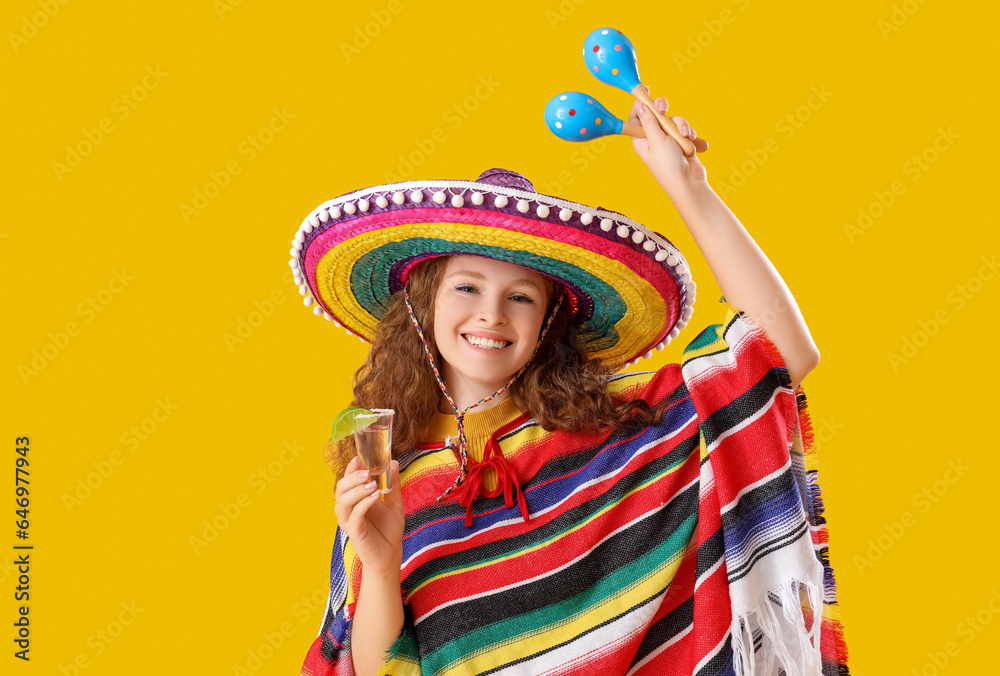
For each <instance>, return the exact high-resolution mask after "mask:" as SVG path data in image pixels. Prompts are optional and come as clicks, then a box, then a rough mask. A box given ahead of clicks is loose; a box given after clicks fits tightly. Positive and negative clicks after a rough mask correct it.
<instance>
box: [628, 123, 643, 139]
mask: <svg viewBox="0 0 1000 676" xmlns="http://www.w3.org/2000/svg"><path fill="white" fill-rule="evenodd" d="M622 134H623V135H624V136H634V137H635V138H646V130H645V129H643V128H642V127H641V126H640V125H638V124H632V123H631V122H622Z"/></svg>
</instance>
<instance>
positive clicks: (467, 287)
mask: <svg viewBox="0 0 1000 676" xmlns="http://www.w3.org/2000/svg"><path fill="white" fill-rule="evenodd" d="M475 290H476V287H474V286H472V285H471V284H459V285H458V286H456V287H455V291H461V292H462V293H474V292H475Z"/></svg>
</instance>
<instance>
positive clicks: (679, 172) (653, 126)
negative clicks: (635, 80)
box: [628, 87, 708, 195]
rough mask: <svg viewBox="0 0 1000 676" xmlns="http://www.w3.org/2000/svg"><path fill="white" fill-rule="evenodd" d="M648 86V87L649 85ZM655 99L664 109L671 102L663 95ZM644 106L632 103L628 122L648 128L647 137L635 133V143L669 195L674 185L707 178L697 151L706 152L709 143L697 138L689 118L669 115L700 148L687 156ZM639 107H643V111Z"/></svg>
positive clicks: (637, 152) (646, 129)
mask: <svg viewBox="0 0 1000 676" xmlns="http://www.w3.org/2000/svg"><path fill="white" fill-rule="evenodd" d="M646 89H647V91H648V89H649V88H648V87H647V88H646ZM653 103H654V105H655V106H656V109H657V110H658V111H660V112H661V113H666V112H667V108H668V103H667V100H666V99H665V98H663V97H662V96H661V97H660V98H658V99H656V100H655V101H654V102H653ZM645 108H646V107H645V106H644V105H642V104H641V103H639V102H638V101H636V102H635V103H633V105H632V112H631V113H630V114H629V118H628V120H629V122H631V123H632V124H641V125H642V128H643V130H645V132H646V138H635V137H633V138H632V146H633V147H634V148H635V152H636V154H637V155H639V157H640V158H641V159H642V161H643V162H644V163H645V164H646V166H647V167H648V168H649V170H650V172H652V174H653V178H655V179H656V181H657V183H659V184H660V186H661V187H662V188H663V189H664V190H666V191H667V194H668V195H669V194H671V193H672V192H673V190H674V189H679V188H683V187H685V184H689V183H692V182H697V181H707V180H708V172H707V171H706V170H705V165H703V164H702V163H701V161H700V160H699V159H698V154H697V153H702V152H705V151H706V150H707V149H708V143H707V142H706V141H705V140H704V139H700V138H698V134H697V132H696V131H695V130H694V129H692V128H691V125H690V124H688V121H687V120H686V119H684V118H683V117H679V116H676V115H672V116H670V118H669V119H671V120H673V122H674V124H676V125H677V129H678V130H679V131H680V132H681V134H683V135H685V136H687V137H688V138H689V139H691V140H692V142H693V143H694V146H695V150H696V151H697V152H696V153H695V154H694V155H692V156H691V157H685V156H684V153H683V151H682V150H681V147H680V146H679V145H678V144H677V142H676V141H674V140H673V139H672V138H670V136H668V135H667V134H666V133H665V132H664V131H663V130H662V129H660V125H659V123H658V122H657V121H656V117H655V116H654V115H653V113H652V112H651V111H649V110H646V109H645ZM640 111H642V113H641V114H640Z"/></svg>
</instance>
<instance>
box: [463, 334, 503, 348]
mask: <svg viewBox="0 0 1000 676" xmlns="http://www.w3.org/2000/svg"><path fill="white" fill-rule="evenodd" d="M465 339H466V340H467V341H469V342H470V343H472V344H473V345H475V346H476V347H485V348H487V349H490V350H499V349H502V348H505V347H507V341H501V340H493V339H492V338H480V337H478V336H466V337H465Z"/></svg>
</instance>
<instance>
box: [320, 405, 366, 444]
mask: <svg viewBox="0 0 1000 676" xmlns="http://www.w3.org/2000/svg"><path fill="white" fill-rule="evenodd" d="M377 418H378V416H376V415H375V414H374V413H372V412H371V411H369V410H368V409H367V408H361V407H360V406H348V407H347V408H345V409H344V410H343V411H341V412H340V413H338V414H337V418H336V420H334V421H333V433H332V435H331V436H330V438H331V439H332V440H333V441H340V440H341V439H343V438H345V437H348V436H350V435H352V434H354V433H355V432H358V431H360V430H363V429H364V428H366V427H368V426H369V425H371V424H372V423H373V422H375V420H376V419H377Z"/></svg>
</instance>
